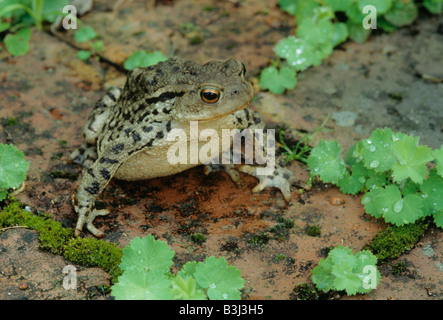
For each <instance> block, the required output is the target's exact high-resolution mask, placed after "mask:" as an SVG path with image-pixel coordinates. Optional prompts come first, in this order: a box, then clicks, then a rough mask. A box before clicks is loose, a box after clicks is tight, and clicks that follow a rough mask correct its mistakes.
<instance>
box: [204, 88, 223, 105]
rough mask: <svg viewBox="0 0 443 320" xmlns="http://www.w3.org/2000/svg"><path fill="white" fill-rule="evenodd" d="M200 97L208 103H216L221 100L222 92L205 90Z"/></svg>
mask: <svg viewBox="0 0 443 320" xmlns="http://www.w3.org/2000/svg"><path fill="white" fill-rule="evenodd" d="M200 96H201V98H202V100H203V101H204V102H206V103H216V102H217V101H218V99H220V92H218V91H217V90H215V89H203V90H202V91H201V93H200Z"/></svg>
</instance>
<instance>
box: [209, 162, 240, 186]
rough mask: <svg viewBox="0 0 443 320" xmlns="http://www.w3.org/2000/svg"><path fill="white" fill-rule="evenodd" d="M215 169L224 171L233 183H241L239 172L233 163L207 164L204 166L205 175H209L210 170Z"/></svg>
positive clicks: (213, 170)
mask: <svg viewBox="0 0 443 320" xmlns="http://www.w3.org/2000/svg"><path fill="white" fill-rule="evenodd" d="M215 171H224V172H226V173H227V174H228V175H229V176H230V177H231V179H232V181H234V182H235V184H237V185H240V184H241V179H240V174H239V173H238V169H237V168H236V167H235V165H234V164H208V165H206V166H205V169H204V173H205V175H209V174H210V173H211V172H215Z"/></svg>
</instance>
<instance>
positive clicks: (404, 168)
mask: <svg viewBox="0 0 443 320" xmlns="http://www.w3.org/2000/svg"><path fill="white" fill-rule="evenodd" d="M418 140H419V139H418V138H415V137H413V136H404V137H402V138H400V139H399V140H397V141H394V142H393V143H392V154H393V155H394V156H395V158H396V159H397V163H395V164H394V165H393V166H392V176H393V178H394V180H395V181H397V182H400V181H402V180H404V179H407V178H410V179H411V180H412V181H414V182H416V183H419V184H420V183H422V182H423V179H424V178H425V177H426V175H427V174H428V169H427V167H426V163H427V162H429V161H432V160H434V157H433V156H432V154H431V153H432V149H431V148H429V147H428V146H419V145H418Z"/></svg>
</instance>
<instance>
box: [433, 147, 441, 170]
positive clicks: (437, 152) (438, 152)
mask: <svg viewBox="0 0 443 320" xmlns="http://www.w3.org/2000/svg"><path fill="white" fill-rule="evenodd" d="M432 155H433V156H434V157H435V160H436V166H435V169H437V173H438V174H439V175H440V176H442V177H443V146H441V147H440V149H437V150H434V151H433V152H432Z"/></svg>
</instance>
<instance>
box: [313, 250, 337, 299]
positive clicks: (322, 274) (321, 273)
mask: <svg viewBox="0 0 443 320" xmlns="http://www.w3.org/2000/svg"><path fill="white" fill-rule="evenodd" d="M331 260H332V259H330V258H327V259H321V260H320V261H319V262H318V266H317V267H315V268H314V269H313V270H312V276H311V279H312V282H314V283H315V285H316V287H317V289H319V290H321V291H323V292H328V291H329V290H332V289H333V288H334V276H333V275H332V265H333V263H332V261H331Z"/></svg>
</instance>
